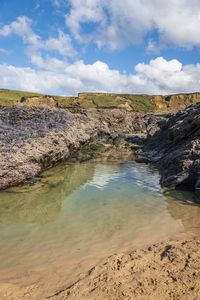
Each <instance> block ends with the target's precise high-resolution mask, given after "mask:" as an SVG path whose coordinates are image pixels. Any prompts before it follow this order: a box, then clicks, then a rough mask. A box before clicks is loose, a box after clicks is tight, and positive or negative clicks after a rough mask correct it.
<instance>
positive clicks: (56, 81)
mask: <svg viewBox="0 0 200 300" xmlns="http://www.w3.org/2000/svg"><path fill="white" fill-rule="evenodd" d="M38 60H39V58H38ZM49 61H50V64H52V68H54V67H53V64H55V65H57V68H56V71H55V70H54V71H51V69H49V70H43V71H42V70H41V71H36V70H33V69H31V68H17V67H14V66H9V65H6V64H3V65H0V81H1V85H2V87H13V88H16V89H22V90H29V91H35V92H44V93H55V94H65V95H74V94H75V93H78V92H83V91H88V92H90V91H91V92H92V91H100V92H115V93H149V94H171V93H181V92H194V91H200V64H197V65H186V66H182V64H181V63H180V62H179V61H178V60H175V59H174V60H170V61H167V60H165V59H164V58H162V57H158V58H156V59H154V60H151V61H150V62H149V64H144V63H140V64H138V65H136V66H135V73H134V74H128V75H126V74H121V73H120V72H119V71H118V70H111V69H110V68H109V66H108V65H107V64H105V63H103V62H101V61H97V62H95V63H93V64H84V62H83V61H77V62H75V63H73V64H67V63H65V64H64V63H63V67H61V62H60V61H54V62H53V61H51V58H50V59H49ZM40 63H41V64H42V63H43V62H42V61H40ZM13 83H14V84H15V86H13Z"/></svg>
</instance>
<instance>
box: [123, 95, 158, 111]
mask: <svg viewBox="0 0 200 300" xmlns="http://www.w3.org/2000/svg"><path fill="white" fill-rule="evenodd" d="M124 98H125V99H127V100H130V101H131V107H132V108H133V110H136V111H145V112H147V111H150V112H155V111H156V109H157V108H156V106H155V105H154V104H153V103H152V102H151V96H149V95H124Z"/></svg>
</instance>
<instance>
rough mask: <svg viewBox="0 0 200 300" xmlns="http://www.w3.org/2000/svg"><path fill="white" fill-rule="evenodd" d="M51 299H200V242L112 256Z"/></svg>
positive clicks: (179, 242) (161, 245)
mask: <svg viewBox="0 0 200 300" xmlns="http://www.w3.org/2000/svg"><path fill="white" fill-rule="evenodd" d="M49 299H52V300H56V299H57V300H58V299H70V300H71V299H74V300H76V299H82V300H83V299H84V300H86V299H87V300H91V299H92V300H121V299H123V300H124V299H159V300H160V299H181V300H182V299H200V240H199V239H197V238H196V239H190V240H182V241H169V242H167V243H166V242H165V243H159V244H156V245H153V246H151V247H148V248H146V249H140V250H135V251H132V252H131V253H125V254H115V255H112V256H110V257H109V258H107V259H106V260H105V261H104V262H102V263H101V264H99V265H97V266H95V267H94V268H92V269H91V270H89V271H88V272H87V273H86V274H83V275H82V276H81V278H79V279H78V281H75V282H74V283H72V284H71V285H70V286H68V287H66V288H65V289H64V290H62V291H58V292H57V294H56V295H52V296H50V297H49Z"/></svg>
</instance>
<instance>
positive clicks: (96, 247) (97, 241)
mask: <svg viewBox="0 0 200 300" xmlns="http://www.w3.org/2000/svg"><path fill="white" fill-rule="evenodd" d="M159 182H160V175H159V172H158V170H156V169H155V168H154V167H152V166H148V165H145V164H138V163H136V162H134V161H126V159H121V158H120V159H119V160H118V159H115V160H114V161H113V160H112V161H111V160H108V161H105V160H104V161H101V160H100V159H99V160H95V161H88V162H85V163H74V164H68V165H62V166H58V167H56V168H54V169H51V170H48V171H46V172H45V173H44V174H43V177H42V180H41V182H40V183H38V184H36V185H35V186H33V187H30V186H22V187H18V188H12V189H10V190H9V191H3V192H1V193H0V260H1V270H0V280H1V279H4V280H5V278H7V277H8V276H10V278H13V274H15V276H16V277H17V278H20V277H18V274H25V272H27V271H29V272H31V271H33V272H35V271H36V270H37V272H38V274H41V272H42V271H41V269H42V270H43V271H44V270H45V274H46V273H48V272H47V270H50V269H51V274H53V273H54V271H55V270H58V269H59V272H60V270H61V269H62V268H63V273H64V272H69V270H71V269H70V266H71V268H72V267H73V268H74V266H76V265H78V264H79V263H80V262H81V261H82V260H84V259H85V260H86V258H87V263H88V259H89V258H90V259H92V261H93V263H95V261H96V260H98V259H99V258H101V257H103V256H106V255H109V254H112V253H113V252H115V251H121V249H122V248H124V247H128V246H131V247H135V246H140V245H144V244H150V243H155V242H158V241H160V240H163V239H166V238H167V237H170V236H172V235H174V234H177V233H179V232H186V231H192V232H195V233H196V232H197V231H198V230H199V225H200V221H199V220H200V218H199V216H200V209H199V206H197V205H194V204H193V202H192V197H193V195H192V194H191V193H185V192H178V191H174V192H171V193H166V194H163V191H162V189H161V187H160V184H159ZM66 270H67V271H66ZM43 275H44V274H43ZM51 276H53V275H51ZM57 276H58V277H57V279H58V281H60V280H61V278H60V277H59V275H57ZM60 276H61V275H60ZM54 279H55V278H54ZM54 279H53V280H54ZM20 280H21V279H20ZM10 281H11V282H12V280H10ZM30 282H31V277H30Z"/></svg>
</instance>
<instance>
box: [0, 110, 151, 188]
mask: <svg viewBox="0 0 200 300" xmlns="http://www.w3.org/2000/svg"><path fill="white" fill-rule="evenodd" d="M150 116H151V115H149V114H143V113H136V112H128V111H127V110H125V109H87V110H86V109H81V108H72V109H71V111H69V110H63V109H56V108H50V107H45V106H43V107H41V106H12V107H6V108H4V109H1V110H0V189H5V188H7V187H9V186H12V185H17V184H19V183H22V182H24V181H26V180H27V179H30V178H33V177H34V176H36V175H38V174H39V173H40V172H41V171H42V170H44V169H45V168H48V167H51V166H53V165H55V164H57V163H59V162H61V161H63V160H65V159H66V158H68V157H69V156H70V155H71V154H72V153H73V152H75V151H77V150H78V149H80V148H81V147H82V146H83V145H84V144H87V143H90V142H97V141H102V140H107V139H109V138H112V137H113V138H116V136H118V135H121V134H124V133H134V132H138V131H141V130H145V129H146V124H147V120H148V119H149V118H150Z"/></svg>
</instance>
